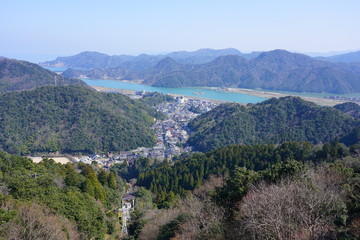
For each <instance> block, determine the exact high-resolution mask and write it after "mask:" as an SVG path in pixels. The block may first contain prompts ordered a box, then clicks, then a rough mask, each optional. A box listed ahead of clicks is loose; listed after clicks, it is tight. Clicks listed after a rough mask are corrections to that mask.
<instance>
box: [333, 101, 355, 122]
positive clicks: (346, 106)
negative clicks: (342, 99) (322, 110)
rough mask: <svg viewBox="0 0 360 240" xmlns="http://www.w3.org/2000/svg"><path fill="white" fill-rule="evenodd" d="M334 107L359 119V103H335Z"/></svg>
mask: <svg viewBox="0 0 360 240" xmlns="http://www.w3.org/2000/svg"><path fill="white" fill-rule="evenodd" d="M334 108H336V109H339V110H340V111H342V112H344V113H346V114H347V115H349V116H352V117H354V118H356V119H359V120H360V105H358V104H356V103H353V102H346V103H342V104H338V105H335V106H334Z"/></svg>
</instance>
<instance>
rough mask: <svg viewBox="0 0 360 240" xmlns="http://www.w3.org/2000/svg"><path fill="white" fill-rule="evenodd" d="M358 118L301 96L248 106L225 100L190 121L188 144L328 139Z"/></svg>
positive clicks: (208, 146) (200, 146)
mask: <svg viewBox="0 0 360 240" xmlns="http://www.w3.org/2000/svg"><path fill="white" fill-rule="evenodd" d="M357 124H358V121H356V120H355V119H353V118H351V117H349V116H347V115H346V114H343V113H342V112H340V111H339V110H337V109H334V108H331V107H321V106H318V105H316V104H314V103H310V102H307V101H304V100H302V99H300V98H299V97H284V98H279V99H275V98H273V99H270V100H267V101H264V102H262V103H258V104H255V105H248V107H244V106H241V105H239V104H235V103H231V104H222V105H220V106H218V107H217V108H215V109H213V110H212V111H209V112H207V113H205V114H203V115H201V116H199V117H197V118H195V119H194V120H192V121H191V122H190V123H189V125H188V126H189V127H190V129H191V130H192V131H193V134H192V135H191V137H190V139H189V140H188V144H189V145H192V146H194V147H195V148H196V149H197V150H199V151H209V150H212V149H217V148H219V147H222V146H226V145H231V144H250V145H254V144H278V143H283V142H287V141H310V142H312V143H324V142H329V141H332V140H334V139H335V138H336V137H342V136H345V135H347V134H349V133H350V132H351V130H352V129H353V128H354V127H355V126H356V125H357Z"/></svg>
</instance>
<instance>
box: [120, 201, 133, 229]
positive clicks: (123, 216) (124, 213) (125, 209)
mask: <svg viewBox="0 0 360 240" xmlns="http://www.w3.org/2000/svg"><path fill="white" fill-rule="evenodd" d="M134 207H135V196H133V195H130V194H126V195H124V196H123V197H122V199H121V208H119V212H118V216H119V221H120V223H122V230H121V231H122V232H123V233H125V234H128V230H127V221H129V220H130V211H132V210H134Z"/></svg>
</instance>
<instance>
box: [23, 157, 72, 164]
mask: <svg viewBox="0 0 360 240" xmlns="http://www.w3.org/2000/svg"><path fill="white" fill-rule="evenodd" d="M28 158H30V159H31V160H32V161H33V162H35V163H39V162H41V161H42V160H43V157H28ZM49 158H51V159H54V161H55V162H57V163H61V164H66V163H69V162H71V160H70V159H69V158H67V157H49Z"/></svg>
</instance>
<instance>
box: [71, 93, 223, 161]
mask: <svg viewBox="0 0 360 240" xmlns="http://www.w3.org/2000/svg"><path fill="white" fill-rule="evenodd" d="M217 105H218V104H217V103H214V102H210V101H205V100H199V99H187V98H184V97H177V98H175V101H174V102H165V103H161V104H159V105H158V106H156V109H157V110H158V111H160V112H162V113H164V114H165V115H166V116H167V119H165V120H157V121H156V122H155V124H154V125H153V126H152V129H153V130H154V132H155V135H156V140H157V145H156V146H154V147H151V148H145V147H140V148H137V149H135V150H132V151H123V152H120V153H118V154H107V155H99V154H93V155H91V156H84V157H81V158H77V159H75V160H76V161H79V162H84V163H88V164H91V163H92V162H93V161H96V162H97V163H98V164H99V165H103V166H104V167H110V166H111V165H113V164H115V163H127V164H128V165H132V164H134V163H135V161H136V159H138V158H140V157H148V158H152V159H156V160H159V161H162V160H164V159H169V160H171V159H172V158H173V157H174V156H177V155H180V154H181V153H182V152H187V151H191V147H185V148H184V147H183V145H184V143H185V142H186V141H187V140H188V138H189V130H188V128H187V124H188V123H189V121H190V120H192V119H194V118H195V117H196V116H198V115H199V114H200V113H204V112H207V111H209V110H211V109H213V108H214V107H216V106H217Z"/></svg>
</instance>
